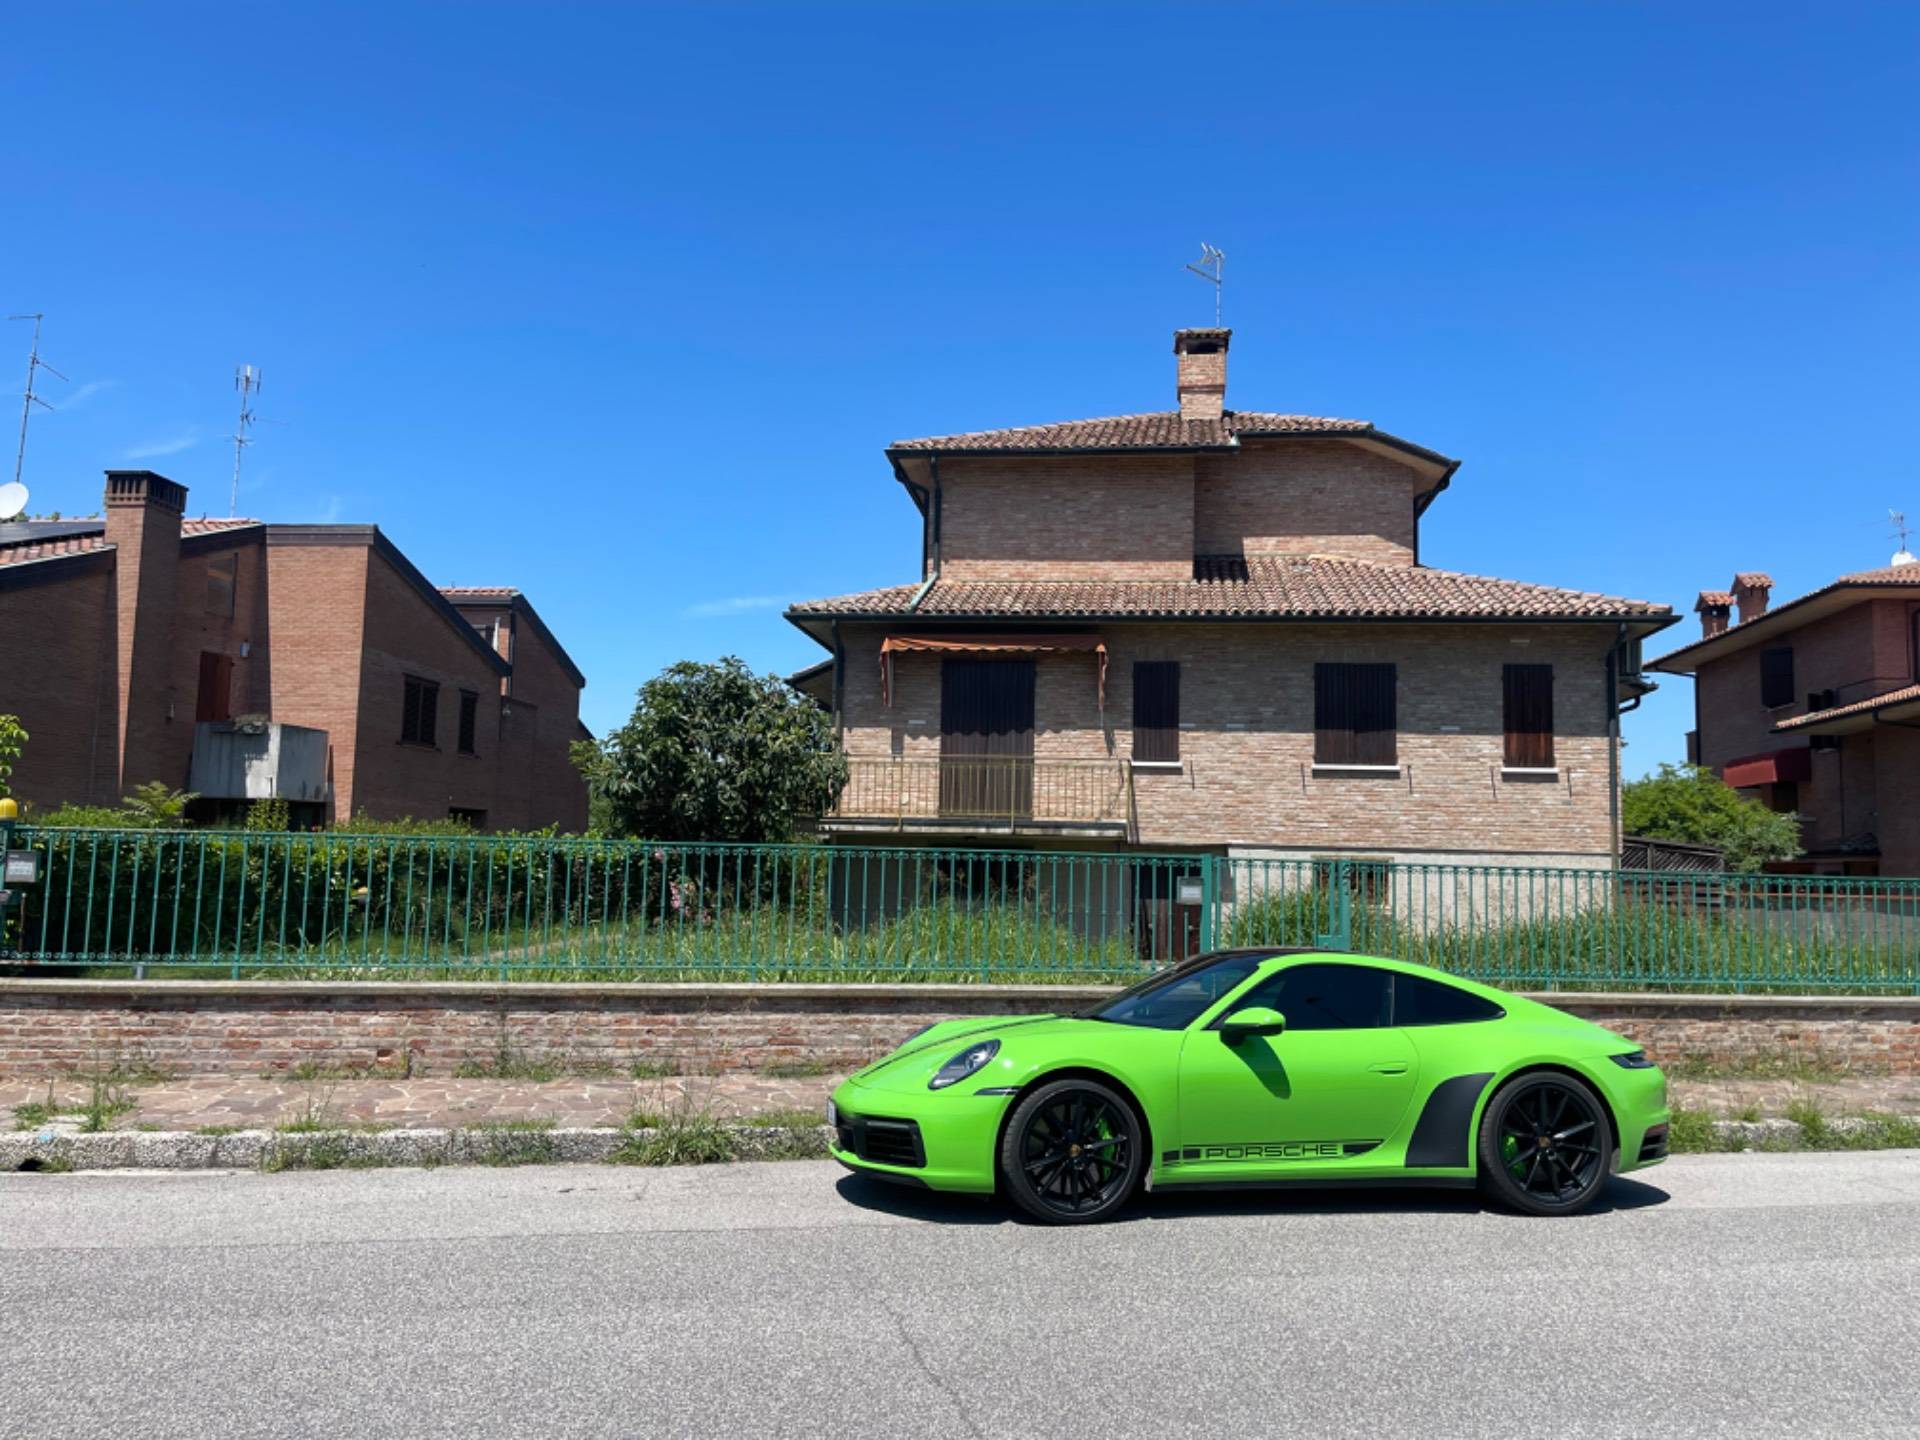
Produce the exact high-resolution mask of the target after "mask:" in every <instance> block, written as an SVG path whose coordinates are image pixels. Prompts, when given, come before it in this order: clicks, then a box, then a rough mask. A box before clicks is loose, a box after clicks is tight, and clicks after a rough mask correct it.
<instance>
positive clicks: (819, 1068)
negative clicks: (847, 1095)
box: [760, 1060, 833, 1080]
mask: <svg viewBox="0 0 1920 1440" xmlns="http://www.w3.org/2000/svg"><path fill="white" fill-rule="evenodd" d="M760 1073H761V1074H762V1075H764V1076H766V1078H767V1079H769V1080H809V1079H813V1078H815V1077H817V1076H821V1075H829V1074H832V1073H833V1067H832V1066H831V1065H829V1064H827V1062H826V1061H824V1060H774V1061H771V1062H769V1063H768V1064H765V1065H762V1066H761V1067H760Z"/></svg>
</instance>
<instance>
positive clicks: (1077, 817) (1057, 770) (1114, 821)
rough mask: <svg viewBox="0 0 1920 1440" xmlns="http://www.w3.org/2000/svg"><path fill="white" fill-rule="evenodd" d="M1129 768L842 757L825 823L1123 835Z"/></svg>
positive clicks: (952, 831) (842, 828)
mask: <svg viewBox="0 0 1920 1440" xmlns="http://www.w3.org/2000/svg"><path fill="white" fill-rule="evenodd" d="M1132 813H1133V773H1132V770H1131V769H1130V768H1129V767H1128V765H1127V763H1126V761H1124V760H1029V759H1013V758H1005V759H1002V758H997V757H996V758H980V759H931V758H930V759H925V760H910V759H903V758H901V757H899V756H891V755H881V756H859V755H850V756H848V757H847V784H846V788H845V789H843V790H842V791H841V792H840V799H839V801H838V803H836V804H835V805H834V807H833V809H832V810H831V811H829V812H828V814H827V816H826V819H825V821H824V825H825V828H826V829H828V830H832V831H837V832H841V833H852V832H860V831H874V830H917V831H923V832H927V833H931V834H947V835H979V834H1053V835H1101V836H1107V837H1113V838H1118V837H1124V836H1126V835H1127V834H1128V833H1129V830H1130V828H1131V827H1130V824H1129V821H1130V819H1131V816H1132Z"/></svg>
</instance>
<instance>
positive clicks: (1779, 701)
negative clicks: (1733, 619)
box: [1760, 645, 1793, 710]
mask: <svg viewBox="0 0 1920 1440" xmlns="http://www.w3.org/2000/svg"><path fill="white" fill-rule="evenodd" d="M1760 703H1761V704H1762V705H1763V706H1765V707H1766V708H1767V709H1769V710H1774V709H1778V708H1779V707H1780V706H1782V705H1791V704H1793V647H1792V646H1791V645H1772V646H1769V647H1768V648H1767V649H1765V650H1762V651H1761V652H1760Z"/></svg>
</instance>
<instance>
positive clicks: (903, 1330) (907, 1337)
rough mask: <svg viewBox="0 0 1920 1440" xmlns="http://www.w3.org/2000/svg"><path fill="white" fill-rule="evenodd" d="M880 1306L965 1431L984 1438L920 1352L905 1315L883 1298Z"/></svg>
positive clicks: (953, 1392)
mask: <svg viewBox="0 0 1920 1440" xmlns="http://www.w3.org/2000/svg"><path fill="white" fill-rule="evenodd" d="M880 1308H881V1309H882V1310H884V1311H886V1313H887V1318H888V1319H889V1320H891V1321H893V1328H894V1330H895V1332H897V1333H898V1334H899V1336H900V1343H901V1344H903V1345H905V1346H906V1347H907V1353H908V1354H909V1355H911V1356H913V1363H914V1364H915V1365H917V1366H919V1367H920V1373H921V1374H922V1375H924V1376H926V1377H927V1381H928V1383H929V1384H931V1385H932V1386H933V1388H934V1389H936V1390H938V1391H939V1392H940V1393H941V1394H942V1395H944V1396H946V1397H947V1399H948V1401H949V1402H951V1403H952V1405H953V1408H954V1412H955V1413H956V1414H958V1415H959V1417H960V1423H961V1424H962V1425H965V1426H966V1427H967V1433H968V1434H969V1435H971V1436H973V1437H974V1440H984V1437H985V1432H984V1431H982V1430H981V1428H980V1427H979V1426H978V1425H976V1424H975V1423H974V1420H973V1416H972V1415H971V1414H970V1413H969V1412H968V1410H967V1405H966V1402H965V1401H964V1400H962V1399H961V1398H960V1396H959V1394H958V1393H957V1392H956V1391H955V1390H954V1388H953V1387H952V1386H951V1385H949V1384H947V1382H946V1381H945V1380H943V1379H941V1378H940V1376H939V1374H938V1373H937V1372H936V1371H935V1370H934V1368H933V1366H931V1365H929V1364H928V1363H927V1357H926V1356H925V1355H923V1354H921V1353H920V1346H919V1345H918V1344H917V1343H916V1342H915V1341H914V1338H913V1336H912V1335H911V1334H909V1333H908V1331H907V1322H906V1319H905V1317H903V1316H902V1315H901V1314H900V1313H899V1312H898V1311H897V1310H895V1309H894V1308H893V1307H892V1306H891V1305H889V1304H887V1302H886V1301H885V1300H882V1301H881V1302H880Z"/></svg>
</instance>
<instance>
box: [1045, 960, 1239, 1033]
mask: <svg viewBox="0 0 1920 1440" xmlns="http://www.w3.org/2000/svg"><path fill="white" fill-rule="evenodd" d="M1266 959H1267V957H1266V956H1265V955H1259V954H1254V955H1222V956H1220V957H1219V958H1218V959H1217V960H1202V961H1198V962H1196V963H1194V964H1192V965H1182V966H1176V967H1175V968H1174V969H1172V970H1163V971H1161V972H1160V973H1159V974H1158V975H1149V976H1148V977H1147V978H1146V979H1144V980H1142V981H1141V982H1140V983H1139V984H1137V985H1133V986H1130V987H1129V988H1128V989H1125V990H1122V991H1121V992H1120V993H1119V994H1118V995H1116V996H1114V997H1113V999H1111V1000H1108V1001H1106V1002H1105V1003H1104V1004H1101V1005H1097V1006H1095V1007H1094V1008H1093V1009H1091V1010H1087V1011H1084V1012H1082V1013H1083V1014H1085V1015H1086V1017H1087V1018H1088V1019H1090V1020H1111V1021H1113V1022H1115V1023H1116V1024H1120V1025H1146V1026H1150V1027H1151V1028H1153V1029H1155V1030H1184V1029H1186V1028H1187V1026H1189V1025H1191V1024H1192V1023H1193V1022H1194V1021H1195V1020H1197V1019H1199V1018H1200V1016H1202V1015H1204V1014H1205V1013H1206V1012H1207V1009H1208V1008H1209V1007H1210V1006H1211V1005H1212V1004H1213V1002H1214V1001H1216V1000H1218V999H1220V998H1221V996H1223V995H1225V994H1226V993H1227V992H1228V991H1230V990H1232V989H1233V988H1234V987H1235V986H1237V985H1238V984H1240V982H1241V981H1243V980H1245V979H1246V978H1247V977H1248V976H1249V975H1251V974H1253V972H1254V971H1255V970H1257V969H1258V968H1259V967H1260V964H1261V962H1262V961H1264V960H1266Z"/></svg>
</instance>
